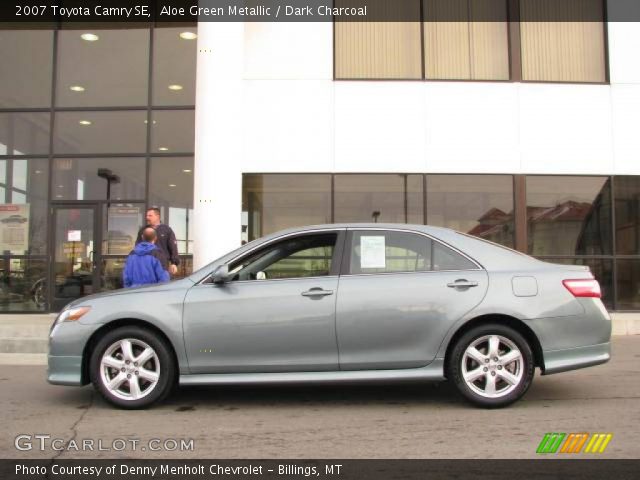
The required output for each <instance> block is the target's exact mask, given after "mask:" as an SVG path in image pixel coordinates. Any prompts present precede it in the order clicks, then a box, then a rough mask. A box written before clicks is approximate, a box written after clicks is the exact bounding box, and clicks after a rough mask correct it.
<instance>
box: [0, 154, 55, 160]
mask: <svg viewBox="0 0 640 480" xmlns="http://www.w3.org/2000/svg"><path fill="white" fill-rule="evenodd" d="M42 158H49V154H48V153H39V154H38V155H29V154H26V155H0V160H25V159H28V160H31V159H42Z"/></svg>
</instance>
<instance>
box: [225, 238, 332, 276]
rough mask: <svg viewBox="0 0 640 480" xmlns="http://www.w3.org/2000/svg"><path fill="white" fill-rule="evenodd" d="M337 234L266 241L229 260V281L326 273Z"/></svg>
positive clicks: (325, 274) (329, 267)
mask: <svg viewBox="0 0 640 480" xmlns="http://www.w3.org/2000/svg"><path fill="white" fill-rule="evenodd" d="M337 238H338V235H337V233H325V234H318V235H303V236H299V237H294V238H290V239H287V240H283V241H281V242H278V243H276V244H273V245H269V246H268V247H266V248H264V249H261V250H259V251H257V252H255V253H253V254H250V255H249V256H247V257H244V258H242V259H240V260H238V261H237V262H234V263H232V264H231V265H230V266H229V271H230V272H231V274H232V281H243V280H273V279H282V278H304V277H321V276H327V275H329V274H330V273H331V262H332V259H333V253H334V250H335V246H336V240H337Z"/></svg>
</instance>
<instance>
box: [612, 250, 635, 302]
mask: <svg viewBox="0 0 640 480" xmlns="http://www.w3.org/2000/svg"><path fill="white" fill-rule="evenodd" d="M617 274H618V276H617V279H616V282H617V290H618V298H617V302H616V308H617V309H618V310H640V259H638V258H635V259H628V260H627V259H625V260H618V261H617Z"/></svg>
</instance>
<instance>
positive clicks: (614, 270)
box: [605, 2, 618, 310]
mask: <svg viewBox="0 0 640 480" xmlns="http://www.w3.org/2000/svg"><path fill="white" fill-rule="evenodd" d="M605 3H606V2H605ZM609 178H610V181H611V188H610V189H609V190H610V194H611V253H612V254H613V267H612V272H611V274H612V275H613V309H614V310H617V309H618V257H617V254H618V245H617V233H616V195H615V177H614V176H613V175H612V176H611V177H609Z"/></svg>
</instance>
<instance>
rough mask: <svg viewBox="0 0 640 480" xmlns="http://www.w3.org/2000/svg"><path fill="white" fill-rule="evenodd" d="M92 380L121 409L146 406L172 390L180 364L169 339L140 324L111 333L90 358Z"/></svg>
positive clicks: (102, 340) (103, 394)
mask: <svg viewBox="0 0 640 480" xmlns="http://www.w3.org/2000/svg"><path fill="white" fill-rule="evenodd" d="M90 362H91V363H90V366H91V382H92V383H93V385H94V386H95V388H96V389H97V390H98V391H99V392H100V393H101V394H102V396H103V397H104V398H105V399H106V400H107V401H108V402H110V403H112V404H113V405H116V406H118V407H120V408H128V409H134V408H145V407H148V406H149V405H151V404H153V403H155V402H157V401H159V400H162V399H163V398H164V397H166V396H167V395H168V394H169V392H170V391H171V389H172V387H173V385H174V383H175V378H176V367H175V364H174V361H173V357H172V355H171V351H170V350H169V347H168V346H167V344H166V342H165V341H164V340H163V339H161V338H160V337H159V336H158V335H157V334H155V333H153V332H151V331H149V330H146V329H143V328H140V327H135V326H131V327H122V328H118V329H116V330H113V331H111V332H109V333H107V334H106V335H105V336H104V337H103V338H102V339H100V341H99V342H98V344H97V345H96V348H95V349H94V350H93V353H92V355H91V360H90Z"/></svg>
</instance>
